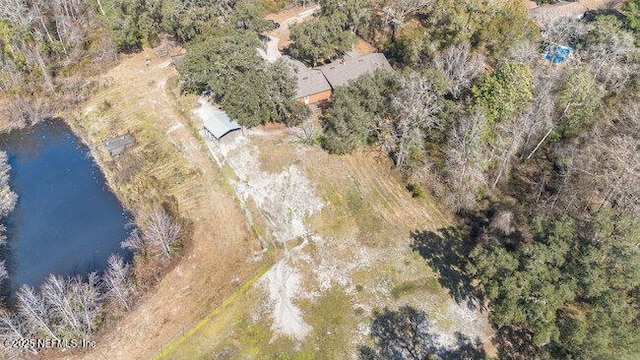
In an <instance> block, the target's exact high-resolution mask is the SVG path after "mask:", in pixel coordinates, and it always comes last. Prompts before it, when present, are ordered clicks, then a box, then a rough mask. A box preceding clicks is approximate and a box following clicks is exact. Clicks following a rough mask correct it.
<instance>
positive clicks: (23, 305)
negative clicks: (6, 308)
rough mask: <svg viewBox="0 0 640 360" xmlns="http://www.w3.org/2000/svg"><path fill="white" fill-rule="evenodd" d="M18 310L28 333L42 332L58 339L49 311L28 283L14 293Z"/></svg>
mask: <svg viewBox="0 0 640 360" xmlns="http://www.w3.org/2000/svg"><path fill="white" fill-rule="evenodd" d="M16 299H17V301H18V306H17V309H18V312H19V313H20V315H21V316H22V318H23V319H24V322H23V324H24V326H25V328H26V329H28V330H27V331H28V333H29V334H39V333H41V334H44V335H45V336H47V337H49V338H51V339H56V340H59V337H58V335H57V333H56V332H55V329H54V328H53V326H52V325H51V313H50V310H49V308H48V306H47V304H46V303H45V300H44V299H43V298H42V296H40V294H38V293H36V291H35V290H34V289H33V288H32V287H31V286H28V285H23V286H22V287H21V288H20V289H19V290H18V292H17V293H16Z"/></svg>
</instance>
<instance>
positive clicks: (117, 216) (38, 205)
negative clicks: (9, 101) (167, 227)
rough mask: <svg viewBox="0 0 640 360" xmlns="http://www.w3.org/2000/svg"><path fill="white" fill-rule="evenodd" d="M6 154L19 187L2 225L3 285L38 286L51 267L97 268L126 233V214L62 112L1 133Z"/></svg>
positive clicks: (68, 271)
mask: <svg viewBox="0 0 640 360" xmlns="http://www.w3.org/2000/svg"><path fill="white" fill-rule="evenodd" d="M0 150H4V151H6V152H7V154H8V155H9V163H10V164H11V166H12V169H11V180H10V186H11V189H12V190H13V191H14V192H16V193H17V194H18V203H17V205H16V208H15V210H14V211H13V212H12V213H10V214H9V216H7V218H5V219H4V221H3V223H4V224H5V225H6V226H7V246H6V247H5V248H4V251H3V254H2V257H3V258H5V259H6V265H7V269H8V270H9V280H7V282H8V283H5V286H4V291H5V293H7V292H8V293H10V294H13V293H14V292H15V291H16V290H17V289H18V288H19V287H20V286H21V285H22V284H30V285H33V286H39V285H40V284H41V283H42V282H43V280H44V279H45V278H46V277H47V276H48V275H49V274H50V273H55V274H60V275H75V274H80V275H86V274H88V273H89V272H91V271H101V270H104V268H105V266H106V260H107V258H108V257H109V255H110V254H112V253H119V254H121V255H123V256H124V257H125V258H127V259H129V258H130V254H129V253H128V252H126V251H124V250H122V249H121V248H120V242H121V241H122V240H124V239H125V238H126V237H127V235H128V230H127V228H126V225H127V224H128V223H129V221H130V215H129V214H128V213H127V212H126V211H125V210H124V208H123V207H122V205H121V204H120V202H119V201H118V199H117V198H116V197H115V195H114V194H113V193H112V192H111V191H110V190H109V188H108V186H107V184H106V181H105V178H104V175H103V174H102V171H101V170H100V168H98V166H97V165H96V163H95V162H94V161H93V158H92V157H91V155H90V153H89V149H88V148H87V147H86V146H85V145H84V144H83V143H82V142H81V141H80V140H79V139H78V138H77V137H76V136H75V135H74V134H73V132H72V131H71V129H70V128H69V127H68V126H67V125H66V124H65V123H64V122H63V121H61V120H49V121H44V122H41V123H39V124H37V125H35V126H33V127H30V128H28V129H24V130H15V131H13V132H11V133H9V134H3V135H0Z"/></svg>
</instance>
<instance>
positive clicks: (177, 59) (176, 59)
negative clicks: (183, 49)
mask: <svg viewBox="0 0 640 360" xmlns="http://www.w3.org/2000/svg"><path fill="white" fill-rule="evenodd" d="M183 62H184V54H178V55H173V56H172V57H171V63H172V64H173V66H175V67H180V65H182V63H183Z"/></svg>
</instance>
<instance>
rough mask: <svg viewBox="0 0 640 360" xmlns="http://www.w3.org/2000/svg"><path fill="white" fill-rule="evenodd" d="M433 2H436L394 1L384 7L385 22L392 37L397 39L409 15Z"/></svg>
mask: <svg viewBox="0 0 640 360" xmlns="http://www.w3.org/2000/svg"><path fill="white" fill-rule="evenodd" d="M433 2H434V0H392V1H389V2H388V3H387V5H385V6H383V8H382V16H383V20H384V23H385V25H386V26H387V27H388V28H389V29H390V30H391V34H392V37H393V38H395V37H396V35H397V31H398V29H399V28H400V26H401V25H402V24H404V20H405V18H406V17H407V16H408V15H409V14H411V13H413V12H415V11H417V10H420V9H423V8H425V7H427V6H429V5H431V4H432V3H433Z"/></svg>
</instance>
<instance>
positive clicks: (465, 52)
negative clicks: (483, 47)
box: [433, 43, 484, 99]
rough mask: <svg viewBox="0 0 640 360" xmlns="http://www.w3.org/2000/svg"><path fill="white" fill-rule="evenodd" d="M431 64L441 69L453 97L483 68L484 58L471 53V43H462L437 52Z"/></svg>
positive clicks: (467, 87) (467, 86)
mask: <svg viewBox="0 0 640 360" xmlns="http://www.w3.org/2000/svg"><path fill="white" fill-rule="evenodd" d="M433 66H434V67H435V68H436V69H438V70H439V71H441V72H442V73H443V74H444V76H445V78H446V80H447V88H448V90H449V92H450V93H451V95H452V96H453V97H454V98H456V99H457V98H458V97H459V96H460V95H461V93H462V92H463V91H465V90H467V89H469V88H470V86H471V83H472V81H473V80H474V79H475V78H476V76H478V75H480V73H482V71H483V70H484V59H483V57H482V56H480V55H478V54H472V53H471V45H470V44H469V43H462V44H458V45H455V46H452V47H450V48H449V49H447V50H446V51H444V52H441V53H439V54H438V55H436V57H435V58H434V59H433Z"/></svg>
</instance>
